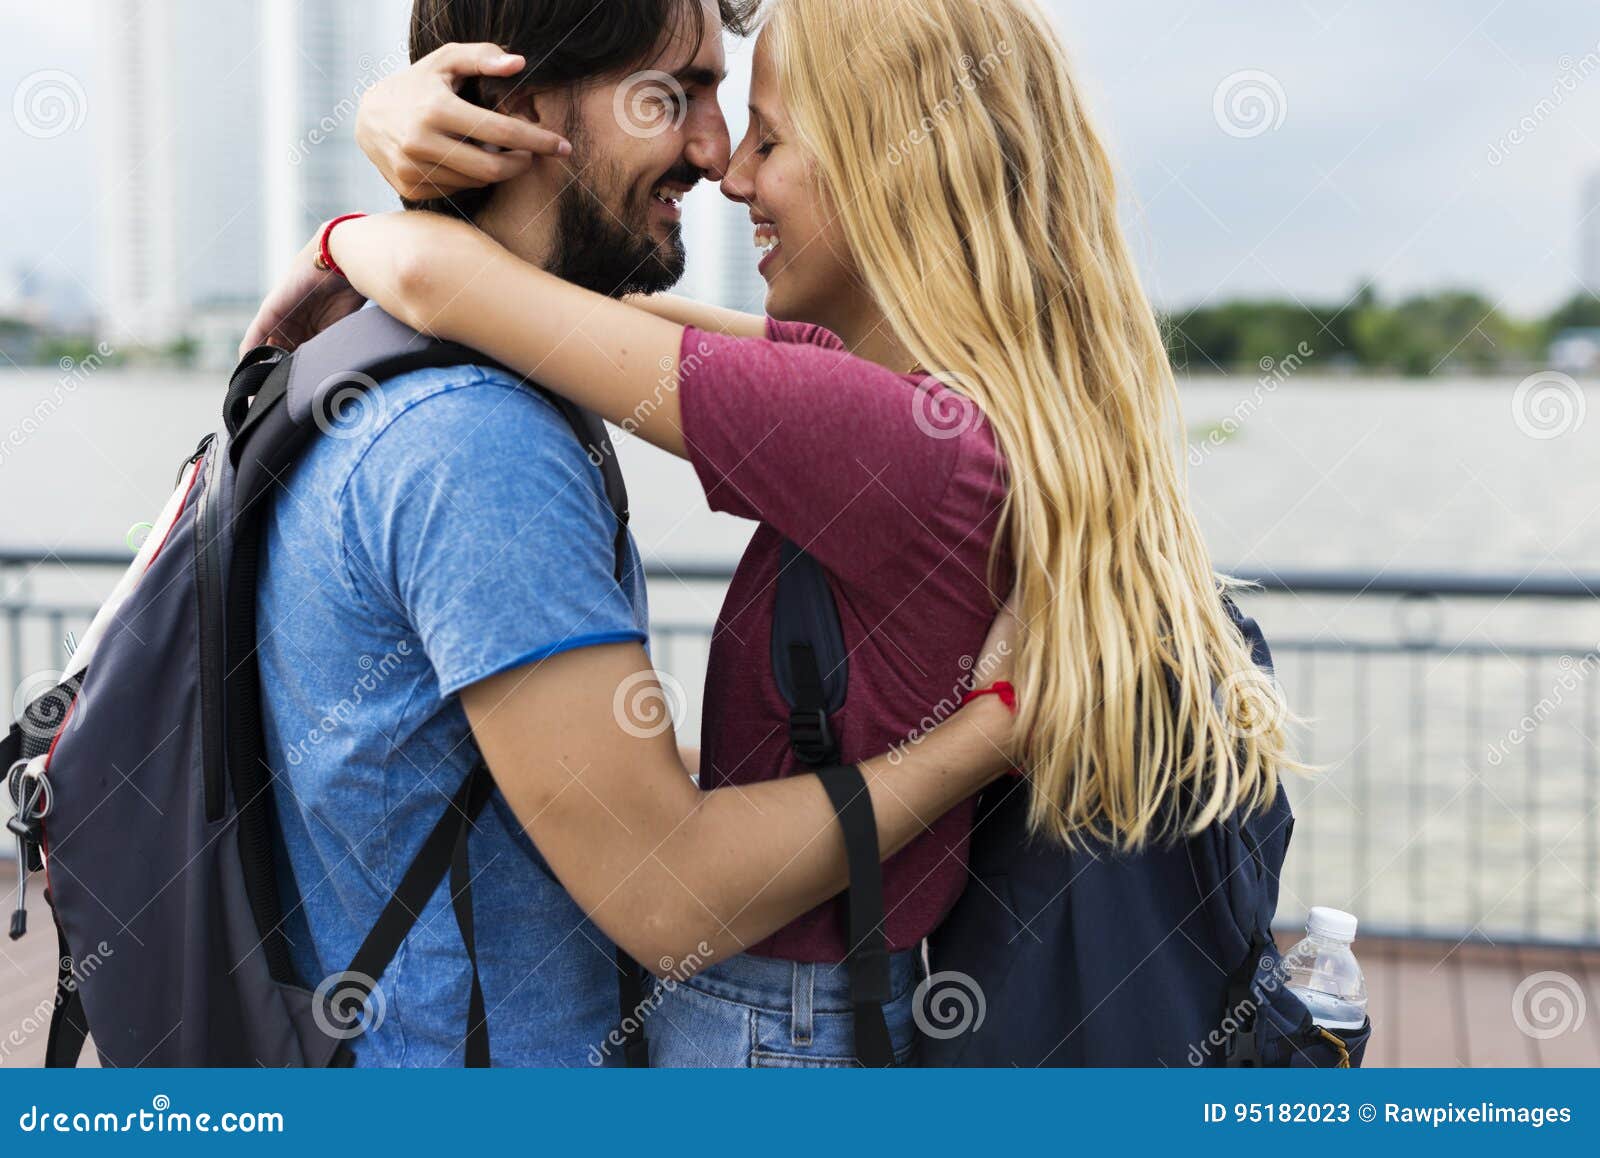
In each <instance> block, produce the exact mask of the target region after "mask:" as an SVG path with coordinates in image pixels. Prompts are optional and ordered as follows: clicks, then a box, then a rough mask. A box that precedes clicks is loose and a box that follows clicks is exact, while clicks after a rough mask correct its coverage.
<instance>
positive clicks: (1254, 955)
mask: <svg viewBox="0 0 1600 1158" xmlns="http://www.w3.org/2000/svg"><path fill="white" fill-rule="evenodd" d="M1225 602H1226V606H1227V609H1228V612H1229V614H1230V616H1231V617H1232V618H1233V621H1234V623H1235V625H1236V626H1237V627H1238V629H1239V631H1240V633H1241V634H1242V635H1243V637H1244V639H1245V640H1246V641H1247V642H1248V643H1249V644H1250V646H1251V650H1252V653H1253V655H1254V658H1255V661H1256V663H1257V665H1258V666H1260V667H1261V668H1262V669H1264V670H1265V671H1267V672H1269V673H1270V672H1271V670H1272V655H1271V652H1270V651H1269V649H1268V647H1267V642H1266V640H1265V638H1263V636H1262V634H1261V631H1260V629H1259V628H1258V627H1257V625H1256V623H1255V621H1254V620H1253V619H1250V618H1248V617H1246V616H1244V615H1242V614H1241V613H1240V612H1239V610H1238V608H1237V607H1235V606H1234V604H1233V602H1232V601H1231V600H1227V601H1225ZM847 656H848V652H847V650H846V648H845V645H844V640H843V636H842V632H841V630H840V626H839V616H838V608H837V606H836V605H835V603H834V599H833V594H832V591H831V590H830V588H829V586H828V579H827V575H826V573H825V572H824V571H823V569H822V567H821V565H820V564H818V563H817V562H816V560H815V559H813V558H812V557H811V556H810V555H808V554H806V553H805V552H804V551H802V550H800V549H799V548H798V547H796V546H795V545H794V544H792V543H791V544H785V547H784V554H783V558H782V571H781V573H780V577H779V580H778V591H777V609H776V612H775V614H774V617H773V628H772V663H773V668H774V672H775V674H776V676H777V682H778V688H779V691H780V692H781V693H782V695H783V697H784V699H785V701H786V702H787V703H788V704H789V707H790V717H789V738H790V745H791V747H792V748H793V750H794V751H795V754H796V755H797V756H798V757H799V759H800V760H801V761H802V762H804V763H805V764H807V765H810V766H812V767H816V768H818V769H820V770H821V775H822V778H823V783H824V785H825V786H826V787H827V788H828V790H829V794H830V796H831V798H832V799H833V802H834V805H835V808H836V809H837V810H838V812H839V817H840V821H841V823H842V825H843V827H844V832H845V838H846V847H847V849H848V851H849V859H850V888H849V892H848V893H847V894H846V905H845V910H846V920H847V924H848V926H849V927H848V929H847V933H848V940H847V944H849V945H850V947H851V953H850V957H849V968H850V978H851V994H852V1004H853V1005H854V1008H855V1017H856V1059H857V1061H858V1062H860V1063H861V1064H863V1065H869V1066H882V1065H889V1064H890V1063H891V1061H892V1053H891V1052H890V1050H889V1033H888V1029H887V1027H886V1024H885V1021H884V1017H883V1009H882V1006H883V1003H884V1002H886V1001H888V999H889V997H890V993H889V967H888V953H887V948H886V943H885V940H884V935H883V926H882V922H883V887H882V872H881V868H880V865H879V861H878V847H877V828H876V825H875V824H874V823H873V819H872V811H871V803H870V799H869V798H868V797H867V794H866V792H865V791H864V786H863V785H862V784H861V781H860V778H859V775H856V776H850V775H848V774H841V773H840V770H839V769H838V768H837V767H836V765H837V762H838V760H839V750H838V745H837V743H836V741H835V739H834V733H833V728H832V724H831V723H830V719H829V717H830V715H833V714H835V713H837V712H839V711H840V710H842V709H843V708H844V706H845V702H846V698H847V692H848V684H849V665H848V660H847ZM1027 794H1028V787H1027V785H1026V783H1025V782H1023V781H1020V780H1016V779H1010V778H1008V779H1006V780H1003V781H1001V782H999V783H996V784H994V785H992V786H991V787H990V788H989V789H987V790H986V791H985V792H984V794H983V796H982V798H981V800H980V802H979V807H978V812H977V818H976V822H975V825H974V828H973V835H972V851H971V859H970V861H969V868H968V873H969V876H968V884H967V888H966V889H965V891H964V892H963V894H962V896H961V898H960V900H958V901H957V902H956V905H955V908H954V909H953V910H952V911H951V913H950V915H949V916H948V917H947V918H946V919H945V921H944V922H943V923H942V924H941V925H940V927H939V928H938V929H937V930H936V931H935V932H934V934H933V935H932V936H931V937H930V938H929V941H928V951H929V958H928V959H929V964H930V973H929V976H928V977H927V978H926V979H925V980H924V981H923V983H922V986H921V987H920V988H919V990H918V992H917V994H916V1000H917V1023H918V1029H919V1030H920V1031H921V1042H920V1060H921V1064H923V1065H932V1066H1013V1065H1015V1066H1047V1065H1048V1066H1221V1065H1227V1066H1311V1067H1338V1066H1356V1065H1359V1064H1360V1062H1361V1056H1362V1053H1363V1052H1364V1051H1365V1048H1366V1042H1367V1038H1368V1037H1369V1036H1370V1034H1371V1032H1372V1025H1371V1022H1370V1020H1369V1021H1368V1022H1367V1023H1366V1024H1365V1025H1364V1026H1363V1027H1362V1028H1361V1029H1360V1030H1357V1031H1354V1032H1349V1033H1341V1034H1334V1033H1331V1032H1329V1031H1328V1030H1325V1029H1323V1028H1321V1027H1319V1026H1317V1025H1315V1024H1314V1023H1313V1022H1312V1020H1311V1015H1310V1013H1309V1012H1308V1011H1307V1010H1306V1008H1305V1006H1304V1005H1303V1004H1301V1003H1300V1001H1299V1000H1298V999H1297V998H1296V997H1295V996H1294V995H1293V994H1292V993H1291V992H1289V991H1288V990H1287V989H1286V988H1285V987H1284V985H1283V972H1282V968H1281V958H1280V955H1279V952H1278V948H1277V945H1276V943H1275V942H1274V941H1273V937H1272V922H1273V917H1274V915H1275V913H1276V911H1277V906H1278V878H1279V875H1280V873H1281V872H1282V869H1283V861H1284V856H1285V854H1286V852H1287V851H1288V847H1289V835H1290V832H1291V830H1292V829H1293V827H1294V816H1293V813H1292V812H1291V810H1290V807H1289V801H1288V798H1287V796H1286V795H1285V794H1284V792H1283V791H1282V790H1281V789H1280V790H1279V792H1278V794H1277V797H1276V799H1275V800H1274V801H1273V803H1272V805H1271V807H1270V808H1269V809H1268V810H1266V811H1265V812H1262V813H1260V814H1258V815H1254V816H1248V817H1241V816H1238V815H1233V816H1229V817H1225V818H1223V819H1221V820H1219V821H1217V822H1216V823H1215V824H1213V825H1212V826H1211V827H1210V828H1208V829H1206V830H1205V831H1204V832H1201V833H1199V834H1197V835H1195V836H1193V837H1190V838H1188V839H1186V840H1184V841H1181V842H1178V843H1175V844H1170V845H1167V846H1158V847H1154V848H1151V849H1149V850H1146V851H1142V852H1140V853H1137V854H1129V853H1122V852H1118V851H1115V850H1113V849H1110V848H1105V847H1102V848H1082V849H1077V850H1065V849H1062V848H1060V847H1059V846H1056V845H1054V844H1050V843H1047V842H1045V841H1042V840H1034V839H1032V838H1030V837H1029V834H1028V829H1027V805H1028V795H1027Z"/></svg>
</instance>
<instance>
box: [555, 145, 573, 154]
mask: <svg viewBox="0 0 1600 1158" xmlns="http://www.w3.org/2000/svg"><path fill="white" fill-rule="evenodd" d="M571 155H572V142H571V141H562V142H561V143H560V144H559V145H557V146H556V156H558V157H570V156H571Z"/></svg>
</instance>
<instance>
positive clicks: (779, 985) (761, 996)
mask: <svg viewBox="0 0 1600 1158" xmlns="http://www.w3.org/2000/svg"><path fill="white" fill-rule="evenodd" d="M921 969H922V960H921V955H920V954H919V953H918V952H917V950H915V949H903V950H901V951H900V952H898V953H891V954H889V993H890V995H891V999H892V1000H897V999H899V998H900V997H901V996H902V995H904V994H905V993H906V992H908V991H909V990H910V989H911V988H912V986H914V985H915V984H916V983H917V979H918V977H919V975H920V972H921ZM683 984H685V985H688V986H689V987H691V988H693V989H698V990H700V991H701V992H702V993H708V994H710V995H711V996H713V997H720V998H722V999H723V1000H725V1001H734V1002H738V1003H739V1004H741V1005H749V1006H753V1007H755V1008H757V1009H766V1010H770V1011H772V1012H774V1013H786V1012H789V1011H791V1010H793V1009H795V1008H796V1007H797V1005H798V1006H805V1007H808V1008H810V1009H811V1010H813V1011H815V1012H817V1013H845V1012H848V1011H849V1010H850V1008H851V1006H850V967H849V966H848V965H846V964H843V963H836V962H832V961H822V962H817V963H816V964H812V963H810V962H806V961H782V960H779V959H778V958H776V957H756V956H753V955H751V954H749V953H742V954H740V955H739V956H737V957H732V958H730V959H729V960H727V961H719V962H718V963H717V964H715V965H711V966H709V967H707V968H706V969H704V970H702V971H701V972H700V973H697V974H695V975H694V976H693V977H691V978H689V980H688V981H686V982H684V983H683Z"/></svg>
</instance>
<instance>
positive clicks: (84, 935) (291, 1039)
mask: <svg viewBox="0 0 1600 1158" xmlns="http://www.w3.org/2000/svg"><path fill="white" fill-rule="evenodd" d="M484 362H485V359H484V358H483V357H482V356H480V355H478V354H476V353H475V352H473V351H471V350H468V349H466V348H464V347H461V346H456V345H451V344H447V343H442V342H437V341H433V340H431V339H428V338H424V337H422V336H421V335H419V334H417V333H416V332H414V331H412V330H410V329H408V328H406V327H405V326H403V325H402V324H400V323H399V322H397V321H395V320H394V319H393V318H391V317H389V316H388V315H387V314H384V313H382V312H381V311H378V310H375V309H367V310H362V311H360V312H359V313H357V314H355V315H353V316H351V317H349V318H347V319H345V320H344V321H343V322H341V323H339V324H338V325H336V326H334V327H332V328H330V329H329V330H328V331H327V332H326V333H324V334H322V335H320V336H319V337H317V338H316V339H314V340H313V341H311V342H308V343H306V344H305V345H304V346H302V347H301V348H300V349H299V350H298V351H296V352H295V353H293V354H287V353H285V352H284V351H282V350H278V349H275V348H273V347H261V348H259V349H257V350H254V351H252V352H251V353H250V354H249V355H248V356H247V357H246V358H245V359H244V361H243V362H242V363H241V364H240V366H239V368H238V369H237V370H236V371H235V372H234V375H233V378H232V381H231V383H230V385H229V388H228V393H227V397H226V400H225V401H224V404H223V425H222V429H221V430H219V431H217V432H216V433H215V434H211V435H207V436H206V437H205V438H204V439H203V440H202V441H201V442H200V445H199V447H198V449H197V450H196V451H195V453H194V455H193V456H192V457H191V458H190V459H189V460H188V462H187V463H186V464H185V466H184V468H183V470H182V472H181V474H180V476H179V480H178V487H177V490H176V492H175V493H174V495H173V497H172V499H171V500H170V501H169V502H168V504H167V508H166V510H165V511H163V513H162V516H161V518H160V520H159V521H158V523H157V524H156V526H155V528H154V530H153V531H152V532H151V534H150V537H149V539H148V540H147V541H146V543H145V545H144V547H143V548H142V549H141V550H140V552H139V555H138V557H137V558H135V560H134V562H133V565H132V566H131V567H130V568H129V570H128V572H127V573H126V574H125V575H124V576H123V578H122V580H121V582H120V583H119V584H118V585H117V588H116V590H115V591H114V592H113V594H112V596H111V598H110V599H109V600H108V601H107V602H106V604H105V605H104V606H103V607H102V608H101V610H100V612H99V614H98V615H97V616H96V617H95V621H94V623H93V625H92V626H91V627H90V629H89V631H88V633H87V634H86V635H85V636H84V638H83V641H82V642H81V644H79V646H78V648H77V650H76V652H75V654H74V656H73V658H72V660H71V662H70V663H69V664H68V670H67V671H66V672H65V673H64V674H63V677H62V679H61V681H60V682H59V683H58V684H57V685H56V686H55V687H54V688H52V689H51V690H50V691H48V692H46V693H45V694H43V695H41V696H38V697H37V698H35V699H34V700H33V701H32V702H31V703H30V704H29V705H28V706H27V708H26V709H25V710H24V712H23V713H22V718H21V719H19V720H18V721H17V722H16V724H15V725H14V726H13V727H12V729H11V732H10V734H9V735H8V736H7V737H6V738H5V739H4V740H3V741H0V768H3V769H9V772H8V773H7V776H6V786H7V789H8V791H9V792H10V795H11V799H12V801H13V803H14V805H15V808H16V815H15V816H14V817H13V818H12V820H11V821H10V823H9V824H8V826H7V827H8V828H9V830H10V831H11V833H12V834H13V835H14V836H15V837H16V839H17V842H18V852H19V862H20V865H21V869H20V871H21V874H22V888H20V889H19V890H18V892H19V895H18V904H17V910H16V912H15V913H14V914H13V915H12V921H11V937H12V938H13V939H16V938H17V937H20V936H22V935H23V933H24V932H25V928H26V917H27V913H26V909H25V907H24V899H25V898H24V890H25V889H26V884H27V874H28V872H29V871H30V870H31V871H33V872H39V871H43V872H44V873H45V879H46V883H47V887H46V893H45V896H46V897H47V899H48V900H49V902H50V907H51V910H52V912H53V913H54V917H55V925H56V931H57V935H58V937H59V939H60V953H59V958H60V965H59V972H58V977H57V992H56V1004H55V1014H54V1017H53V1019H52V1022H51V1026H50V1037H49V1042H48V1046H47V1056H46V1064H47V1065H51V1066H71V1065H75V1064H76V1063H77V1060H78V1056H79V1054H80V1052H81V1051H82V1048H83V1044H84V1040H85V1038H86V1036H87V1034H89V1033H90V1032H92V1033H93V1035H94V1042H95V1046H96V1047H97V1049H98V1050H99V1052H100V1055H101V1057H102V1059H103V1060H104V1061H105V1062H106V1063H107V1064H110V1065H115V1066H119V1067H120V1066H141V1065H143V1066H149V1065H157V1066H255V1065H262V1066H326V1065H339V1064H344V1063H347V1062H348V1061H349V1058H350V1053H349V1050H348V1049H346V1048H344V1047H345V1045H346V1043H347V1042H349V1041H350V1040H352V1039H353V1038H355V1037H357V1036H359V1034H360V1033H361V1032H362V1030H363V1028H364V1027H365V1024H366V1022H365V1018H366V1016H367V1009H368V1008H369V1006H368V1002H369V1000H370V997H371V991H372V988H373V987H374V986H375V985H376V983H377V980H378V979H379V978H380V977H381V976H382V975H383V971H384V969H385V967H386V966H387V965H388V964H389V962H390V960H391V959H392V958H393V956H394V955H395V953H396V952H397V951H398V950H399V948H400V945H401V943H402V942H403V941H404V939H405V937H406V934H407V933H408V932H409V931H410V929H411V927H412V925H413V924H414V923H415V921H416V919H417V915H418V914H419V913H421V912H422V910H423V908H424V907H425V906H426V905H427V903H428V901H429V899H430V898H431V897H432V896H433V895H434V894H435V892H436V891H437V890H438V888H439V887H440V885H441V884H442V882H443V881H444V880H445V878H446V876H448V877H449V878H450V896H451V900H452V903H453V907H454V910H455V915H456V920H457V924H458V925H459V927H460V932H461V938H462V941H463V943H464V946H465V950H466V954H467V957H468V959H469V961H470V962H471V964H472V986H471V997H470V1002H469V1007H468V1009H466V1010H463V1017H464V1024H465V1030H464V1034H463V1036H464V1039H465V1041H466V1061H467V1064H468V1065H487V1064H488V1062H489V1036H488V1027H487V1022H486V1018H485V1013H484V1003H483V993H482V989H481V987H480V985H479V981H478V970H477V963H476V952H475V946H474V937H473V924H472V896H471V890H470V888H469V884H468V882H469V881H470V879H471V871H470V866H469V863H468V840H467V838H468V834H469V833H470V832H471V831H472V825H473V819H474V818H475V817H476V816H477V814H478V813H479V812H480V811H481V810H482V808H483V806H484V804H485V803H486V802H487V801H488V799H489V797H490V795H491V794H492V792H493V790H494V786H493V782H492V781H491V779H490V777H489V773H488V769H487V767H486V766H485V765H484V764H483V762H482V760H481V759H480V760H479V761H478V763H477V765H476V767H475V768H474V770H473V772H472V773H471V774H470V775H469V776H468V777H467V779H466V781H465V782H464V783H463V784H462V786H461V789H460V791H459V792H458V793H457V794H456V796H455V798H454V799H453V800H451V801H450V803H449V806H448V807H446V808H444V809H442V812H441V815H440V817H439V820H438V823H437V824H436V825H435V826H434V828H433V830H432V832H431V833H430V834H429V835H428V837H427V839H426V840H425V841H424V843H423V845H422V848H421V850H420V851H419V852H418V854H417V856H416V858H415V860H414V861H413V863H412V864H411V867H410V868H409V870H408V871H407V872H406V873H405V874H404V877H403V879H402V881H401V883H400V886H399V888H398V889H396V890H395V892H394V895H393V896H392V897H391V898H390V900H389V902H388V904H387V905H386V906H385V908H384V909H383V911H382V914H381V915H380V916H379V917H378V919H377V922H376V923H375V924H374V926H373V928H372V931H371V932H370V933H369V934H368V936H367V937H366V939H365V941H364V942H363V944H362V946H361V948H360V950H359V951H358V952H357V954H356V957H355V959H354V960H353V961H351V962H350V966H349V969H348V970H346V971H345V972H344V973H343V974H340V975H338V976H336V977H334V978H329V979H328V980H327V981H325V982H323V984H322V985H319V986H318V987H317V989H316V990H315V991H312V990H311V989H309V988H308V987H307V986H306V985H305V984H304V979H303V978H300V977H297V976H295V971H294V969H293V967H292V965H291V964H290V959H289V946H288V942H287V940H286V938H285V936H284V931H283V914H284V909H285V905H284V898H283V897H282V896H281V895H280V884H281V883H285V882H286V881H287V880H288V874H287V872H286V868H287V866H280V865H278V864H277V863H275V856H274V846H275V843H276V838H275V834H274V827H275V821H274V812H273V801H272V792H273V782H274V779H275V777H274V772H273V769H272V768H271V766H270V765H269V764H268V762H267V760H266V758H265V754H264V747H263V736H262V727H261V704H260V694H261V692H260V675H259V671H258V669H257V666H256V659H255V648H256V577H257V575H258V573H259V569H260V567H261V565H262V562H263V560H262V557H261V535H260V529H261V515H262V513H263V512H264V511H265V510H267V509H268V507H269V504H270V503H271V501H272V497H273V494H274V492H275V487H276V484H277V482H278V480H280V479H281V478H283V477H284V475H285V474H286V472H287V471H288V470H289V468H290V467H291V466H292V465H293V464H294V462H295V460H296V459H297V458H298V457H299V455H300V454H301V452H302V451H303V450H304V449H305V447H306V446H307V445H308V444H309V442H310V440H311V439H312V438H313V437H316V436H318V435H319V433H320V432H330V431H331V432H338V431H339V430H340V422H341V418H342V415H343V413H344V411H345V408H347V407H350V406H359V405H360V398H361V395H362V393H363V392H364V391H365V390H367V389H370V388H371V387H373V386H374V385H375V384H376V382H378V381H381V380H383V379H386V378H392V377H394V376H396V375H399V374H403V373H406V372H408V371H411V370H416V369H421V368H424V367H430V366H451V365H462V364H467V363H473V364H480V365H481V364H484ZM530 388H532V387H530ZM550 398H551V401H552V402H554V403H555V404H556V405H557V406H558V407H559V408H560V409H561V411H562V413H563V414H564V415H565V417H566V419H567V421H568V423H569V425H571V427H572V429H573V432H574V434H575V435H576V436H577V437H578V439H579V440H580V442H582V443H583V445H584V446H585V448H586V449H587V451H588V453H589V457H590V460H591V461H593V462H594V463H595V464H596V465H597V466H598V467H599V468H600V469H601V470H602V472H603V474H604V478H605V488H606V494H607V498H608V499H609V500H610V503H611V506H612V508H613V511H614V512H615V515H616V522H617V530H616V550H617V575H618V578H619V579H620V576H621V566H622V560H623V558H624V554H623V549H624V545H625V543H626V538H627V493H626V490H625V488H624V487H623V483H622V475H621V472H620V471H619V470H618V468H617V463H616V456H615V454H614V453H613V451H612V448H611V445H610V442H609V439H608V437H607V435H606V430H605V426H604V424H603V423H602V422H600V421H599V419H598V418H596V417H595V416H594V415H592V414H590V413H588V412H587V411H584V410H582V409H580V408H578V407H576V406H573V405H572V404H571V403H568V402H566V401H564V400H562V399H559V398H556V397H555V396H553V395H552V396H550ZM618 964H619V966H620V967H621V976H622V981H621V982H619V1000H620V1002H621V1004H622V1007H623V1008H626V1009H632V1008H633V1007H634V1006H635V1005H637V1003H638V984H639V973H638V970H637V967H636V966H634V965H633V963H632V962H631V961H628V960H627V958H626V957H625V956H623V955H622V954H621V953H620V951H619V954H618ZM628 1044H629V1047H630V1048H629V1050H628V1056H629V1058H630V1060H633V1059H636V1058H637V1056H638V1055H639V1054H640V1053H641V1051H642V1048H643V1044H642V1041H641V1040H639V1039H638V1037H637V1035H634V1036H633V1037H632V1038H630V1039H629V1043H628Z"/></svg>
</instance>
